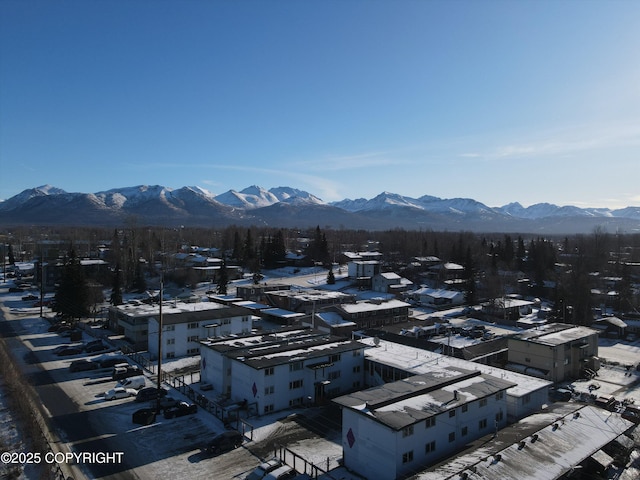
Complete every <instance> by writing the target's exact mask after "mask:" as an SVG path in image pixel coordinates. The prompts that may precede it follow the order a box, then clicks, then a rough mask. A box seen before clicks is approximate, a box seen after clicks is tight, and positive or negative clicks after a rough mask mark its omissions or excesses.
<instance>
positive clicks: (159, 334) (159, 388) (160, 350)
mask: <svg viewBox="0 0 640 480" xmlns="http://www.w3.org/2000/svg"><path fill="white" fill-rule="evenodd" d="M163 286H164V281H163V278H162V277H160V310H159V313H158V398H157V400H156V414H158V415H159V414H160V392H161V391H162V297H163V290H164V289H163Z"/></svg>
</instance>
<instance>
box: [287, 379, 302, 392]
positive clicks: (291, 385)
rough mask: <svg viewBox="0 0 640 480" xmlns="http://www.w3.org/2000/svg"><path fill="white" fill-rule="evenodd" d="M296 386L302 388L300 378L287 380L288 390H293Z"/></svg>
mask: <svg viewBox="0 0 640 480" xmlns="http://www.w3.org/2000/svg"><path fill="white" fill-rule="evenodd" d="M296 388H302V379H301V380H294V381H293V382H289V390H295V389H296Z"/></svg>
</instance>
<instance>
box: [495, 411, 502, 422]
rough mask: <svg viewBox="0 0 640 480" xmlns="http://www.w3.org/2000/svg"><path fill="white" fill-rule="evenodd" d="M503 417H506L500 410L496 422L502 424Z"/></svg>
mask: <svg viewBox="0 0 640 480" xmlns="http://www.w3.org/2000/svg"><path fill="white" fill-rule="evenodd" d="M503 416H504V415H503V414H502V410H500V411H499V412H498V413H496V422H501V421H502V418H503Z"/></svg>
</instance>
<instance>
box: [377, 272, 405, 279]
mask: <svg viewBox="0 0 640 480" xmlns="http://www.w3.org/2000/svg"><path fill="white" fill-rule="evenodd" d="M380 276H381V277H382V278H386V279H387V280H399V279H400V278H402V277H401V276H400V275H398V274H397V273H394V272H385V273H381V274H380Z"/></svg>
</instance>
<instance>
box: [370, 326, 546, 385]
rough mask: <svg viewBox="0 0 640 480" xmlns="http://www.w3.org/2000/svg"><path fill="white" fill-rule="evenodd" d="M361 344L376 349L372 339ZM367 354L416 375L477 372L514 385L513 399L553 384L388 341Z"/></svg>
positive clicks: (371, 358)
mask: <svg viewBox="0 0 640 480" xmlns="http://www.w3.org/2000/svg"><path fill="white" fill-rule="evenodd" d="M360 341H361V342H362V343H365V344H367V345H369V346H374V345H375V339H373V338H362V339H360ZM364 354H365V358H366V359H369V360H375V361H377V362H379V363H382V364H385V365H390V366H393V367H395V368H398V369H400V370H403V371H405V372H409V373H414V374H420V373H427V372H432V371H439V370H442V369H445V368H448V367H457V368H463V369H466V370H478V371H480V372H482V373H484V374H487V375H493V376H496V377H500V378H501V379H504V380H507V381H510V382H513V384H514V385H513V386H512V387H510V388H509V389H508V390H507V395H509V396H513V397H522V396H524V395H526V394H528V393H531V392H534V391H536V390H539V389H541V388H548V387H549V386H550V385H552V382H549V381H547V380H541V379H539V378H533V377H530V376H528V375H523V374H521V373H517V372H512V371H508V370H503V369H500V368H496V367H492V366H490V365H484V364H481V363H475V362H471V361H468V360H463V359H461V358H454V357H450V356H448V355H442V354H439V353H434V352H429V351H427V350H423V349H421V348H415V347H409V346H407V345H401V344H399V343H393V342H388V341H385V340H383V341H380V342H379V346H378V347H377V348H367V349H366V350H365V352H364Z"/></svg>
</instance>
